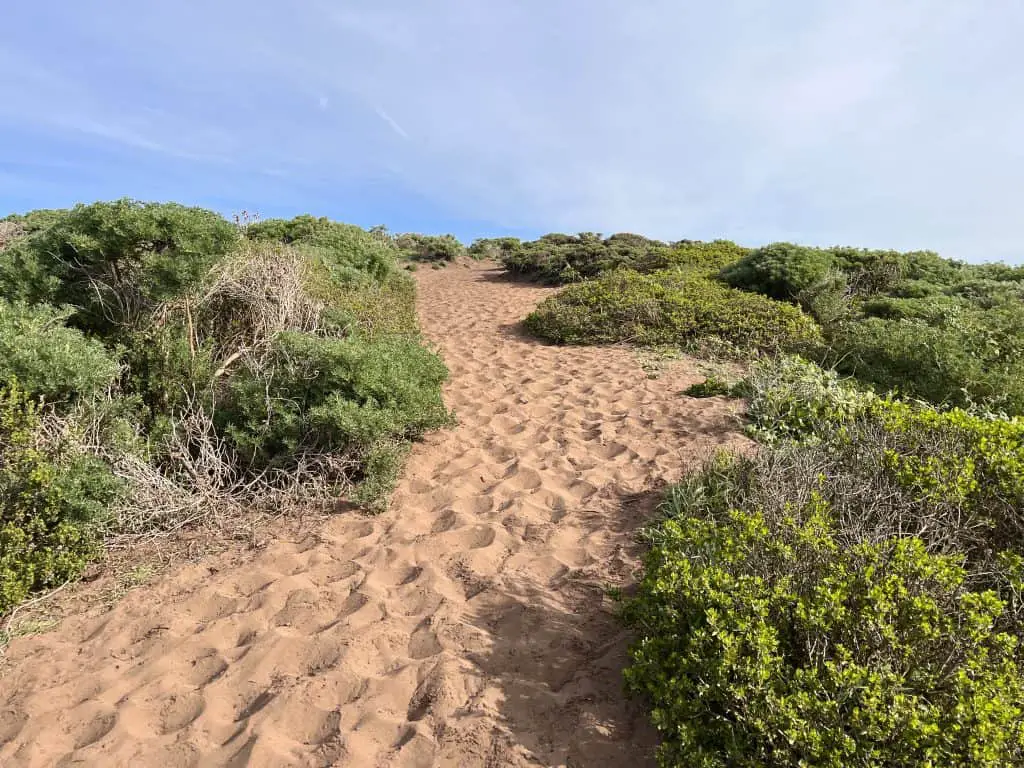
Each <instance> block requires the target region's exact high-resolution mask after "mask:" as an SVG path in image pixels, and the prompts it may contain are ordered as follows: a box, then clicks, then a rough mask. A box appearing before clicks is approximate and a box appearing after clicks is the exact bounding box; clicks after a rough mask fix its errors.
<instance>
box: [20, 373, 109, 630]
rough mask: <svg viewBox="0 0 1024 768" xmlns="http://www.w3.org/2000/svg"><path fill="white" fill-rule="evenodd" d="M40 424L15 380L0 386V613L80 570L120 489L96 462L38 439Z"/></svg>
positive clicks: (74, 451) (71, 449) (65, 446)
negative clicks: (2, 386) (98, 529)
mask: <svg viewBox="0 0 1024 768" xmlns="http://www.w3.org/2000/svg"><path fill="white" fill-rule="evenodd" d="M41 426H42V415H41V414H40V412H39V410H38V407H37V406H36V405H35V404H34V403H33V401H32V400H31V399H30V398H29V397H28V396H27V395H26V394H25V393H24V391H23V390H22V389H21V388H20V387H19V386H18V385H17V384H16V383H13V382H12V383H10V384H9V385H7V386H6V387H4V388H0V614H4V613H6V612H7V611H8V610H10V609H11V608H12V607H14V606H15V605H16V604H17V603H18V602H20V601H21V600H22V599H23V598H24V597H25V595H26V594H28V592H30V591H32V590H35V589H45V588H47V587H54V586H58V585H59V584H61V583H63V582H64V581H67V580H68V579H71V578H74V577H75V576H77V575H78V574H79V573H80V572H81V570H82V568H84V567H85V565H86V563H87V562H88V561H89V559H90V558H91V557H93V556H94V555H95V554H96V552H97V548H98V537H97V526H98V525H99V524H100V523H102V522H103V520H104V518H105V516H106V515H107V510H108V508H109V506H110V505H111V504H112V503H113V501H114V500H115V499H116V498H117V496H118V495H119V494H120V492H121V486H120V484H119V482H118V481H117V480H116V479H115V477H114V476H113V474H112V473H111V471H110V469H109V468H108V467H107V466H106V465H105V464H104V463H103V462H101V461H100V460H98V459H95V458H93V457H91V456H87V455H85V454H83V453H81V452H79V451H77V450H75V449H73V448H72V447H71V446H68V445H62V444H60V443H54V442H53V440H52V439H49V440H47V439H44V436H43V435H42V434H41Z"/></svg>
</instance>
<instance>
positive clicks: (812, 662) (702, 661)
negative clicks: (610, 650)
mask: <svg viewBox="0 0 1024 768" xmlns="http://www.w3.org/2000/svg"><path fill="white" fill-rule="evenodd" d="M672 513H673V514H672V517H671V518H670V519H669V520H667V521H666V522H664V523H663V524H662V525H661V526H660V528H659V529H658V532H657V539H656V541H657V543H656V545H655V547H654V549H653V550H652V551H651V554H650V555H649V556H648V558H647V560H646V563H645V574H644V578H643V581H642V582H641V584H640V587H639V591H638V593H637V596H636V597H635V598H634V599H633V600H632V601H630V602H629V603H628V605H627V606H626V609H625V617H626V619H627V621H628V622H629V624H630V625H631V626H632V627H633V628H634V630H635V631H636V632H637V633H638V636H639V638H638V640H637V641H636V643H635V644H634V646H633V648H632V651H631V655H632V664H631V666H630V667H629V669H628V670H627V672H626V679H627V682H628V684H629V686H630V688H631V689H632V690H634V691H635V692H637V693H639V694H642V695H643V696H645V697H647V698H648V700H649V701H650V702H651V706H652V717H653V720H654V724H655V725H656V726H657V727H658V728H659V730H660V731H661V732H662V735H663V736H664V738H665V741H664V743H663V744H662V746H661V747H660V750H659V758H660V762H661V764H662V765H665V766H683V765H688V766H700V767H701V768H710V767H711V766H722V767H723V768H725V766H737V765H739V766H751V768H753V766H762V765H772V766H794V768H795V767H796V766H809V765H827V766H837V767H838V766H845V765H858V766H878V768H882V766H893V765H899V766H907V767H909V766H920V767H921V768H924V767H925V766H936V765H943V766H963V768H967V767H968V766H971V767H972V768H977V767H978V766H992V767H993V768H995V767H996V766H1013V765H1020V764H1021V762H1022V761H1024V667H1022V664H1021V661H1020V657H1019V655H1018V650H1019V649H1018V644H1019V639H1018V637H1017V636H1015V635H1014V634H1011V633H1008V632H1005V631H1002V630H1000V629H999V628H998V627H999V624H1000V619H1001V618H1002V617H1003V616H1004V611H1005V604H1004V603H1003V602H1002V601H1001V600H1000V599H999V597H998V596H997V594H995V593H994V592H992V591H984V590H974V589H971V588H970V587H969V586H968V585H967V583H966V581H967V573H966V572H965V570H964V568H963V566H962V565H961V564H960V560H959V558H958V557H956V556H951V555H941V554H933V553H930V552H929V551H928V550H927V548H926V547H925V545H924V544H923V543H922V541H921V540H920V539H918V538H915V537H902V538H887V539H883V540H880V541H862V542H859V543H856V544H848V543H846V542H844V541H843V540H842V539H841V537H840V536H838V535H837V533H836V519H835V515H834V512H833V511H832V509H831V507H830V505H829V504H828V503H827V502H826V501H825V500H824V499H822V498H820V497H818V496H812V498H811V499H810V500H808V501H807V502H805V503H799V502H793V503H792V504H790V505H789V506H788V507H787V508H786V509H785V513H784V514H781V515H778V516H774V515H769V514H766V513H764V512H761V511H758V510H756V509H751V508H748V507H744V508H738V509H733V510H721V509H715V510H713V512H712V513H711V514H709V515H706V516H705V515H701V514H695V513H694V511H693V510H690V509H682V510H672Z"/></svg>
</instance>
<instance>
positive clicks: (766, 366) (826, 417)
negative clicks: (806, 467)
mask: <svg viewBox="0 0 1024 768" xmlns="http://www.w3.org/2000/svg"><path fill="white" fill-rule="evenodd" d="M744 390H745V393H746V394H747V396H748V397H749V401H750V402H749V406H748V409H747V415H748V416H749V418H750V419H751V422H752V429H751V432H752V433H753V434H754V435H755V436H756V437H758V438H760V439H761V440H763V441H765V442H774V441H775V440H779V439H808V438H814V437H815V436H816V435H820V434H822V433H823V432H824V431H826V430H828V429H830V428H832V426H833V425H836V424H845V423H848V422H849V421H850V420H852V419H853V418H856V417H857V416H860V415H861V414H863V413H864V412H865V411H866V410H867V408H868V407H869V405H870V404H871V403H872V402H873V401H874V400H875V398H874V396H873V395H872V394H871V393H869V392H864V391H863V390H861V389H859V388H858V387H856V386H855V385H854V384H853V383H852V382H850V381H849V380H843V379H841V378H840V377H839V376H838V374H836V372H835V371H830V370H825V369H823V368H821V367H819V366H817V365H815V364H814V363H812V362H809V361H807V360H804V359H803V358H800V357H790V356H783V357H780V358H778V359H773V360H762V361H758V362H755V363H754V365H753V366H752V367H751V370H750V375H749V376H748V378H747V380H746V382H745V386H744Z"/></svg>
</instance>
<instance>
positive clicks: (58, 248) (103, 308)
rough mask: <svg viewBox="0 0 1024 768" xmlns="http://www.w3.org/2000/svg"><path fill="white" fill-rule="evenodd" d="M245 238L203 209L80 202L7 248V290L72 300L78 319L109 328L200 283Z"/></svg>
mask: <svg viewBox="0 0 1024 768" xmlns="http://www.w3.org/2000/svg"><path fill="white" fill-rule="evenodd" d="M237 240H238V235H237V231H236V229H235V227H234V226H232V225H231V224H230V223H228V222H227V221H226V220H225V219H223V218H222V217H221V216H219V215H218V214H216V213H213V212H212V211H206V210H203V209H201V208H186V207H184V206H181V205H177V204H175V203H140V202H136V201H133V200H118V201H116V202H112V203H93V204H92V205H77V206H75V207H74V208H73V209H71V210H70V211H68V212H67V213H66V214H65V215H63V216H60V217H59V218H56V219H55V220H54V221H53V223H51V224H50V225H49V226H48V227H45V228H43V229H41V230H39V231H38V232H37V233H36V234H34V235H32V236H31V237H28V238H25V239H23V240H20V241H17V242H16V243H14V244H13V245H12V246H10V247H8V248H5V249H4V250H3V251H0V295H3V296H5V297H7V298H8V299H9V300H13V299H22V300H25V301H27V302H28V303H30V304H35V303H40V302H46V303H50V304H56V305H59V306H63V305H68V306H72V307H74V308H75V312H74V315H73V316H72V322H73V323H74V325H76V326H77V327H79V328H81V329H83V330H86V331H90V332H94V333H100V334H109V333H111V332H113V331H115V330H117V329H119V328H121V327H123V326H129V327H131V326H134V325H135V324H137V323H138V322H140V321H141V320H143V319H144V318H146V317H147V315H148V313H149V312H150V311H151V310H152V309H153V307H154V306H155V305H156V304H158V303H160V302H162V301H166V300H168V299H171V298H173V297H175V296H178V295H180V294H181V293H183V292H185V291H187V290H188V289H189V288H190V287H192V286H194V285H196V284H197V283H198V282H199V281H200V280H201V279H202V278H203V277H204V276H205V275H206V273H207V272H208V271H209V269H210V267H211V266H212V265H213V264H214V263H215V262H216V261H217V260H218V259H219V258H220V257H221V256H223V255H224V254H225V253H227V252H228V251H229V250H230V249H232V248H233V247H234V246H235V244H236V243H237Z"/></svg>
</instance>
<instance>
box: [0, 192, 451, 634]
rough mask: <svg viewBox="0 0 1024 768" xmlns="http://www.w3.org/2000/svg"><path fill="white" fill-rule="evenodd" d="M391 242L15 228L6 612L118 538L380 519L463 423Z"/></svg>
mask: <svg viewBox="0 0 1024 768" xmlns="http://www.w3.org/2000/svg"><path fill="white" fill-rule="evenodd" d="M401 256H402V252H401V249H400V248H399V246H398V245H397V244H396V242H395V240H394V239H393V238H391V237H387V236H383V237H382V236H380V234H379V233H368V232H366V231H364V230H362V229H360V228H358V227H355V226H350V225H346V224H339V223H336V222H332V221H329V220H327V219H322V218H319V219H318V218H314V217H312V216H300V217H298V218H296V219H293V220H290V221H285V220H268V221H262V222H257V221H253V222H249V221H243V222H234V223H233V222H229V221H227V220H226V219H224V218H222V217H221V216H220V215H218V214H216V213H213V212H211V211H206V210H202V209H199V208H187V207H184V206H181V205H176V204H173V203H168V204H158V203H140V202H136V201H132V200H119V201H115V202H110V203H95V204H92V205H79V206H76V207H75V208H73V209H70V210H62V211H35V212H32V213H29V214H27V215H24V216H12V217H8V219H6V220H4V221H3V222H0V615H2V614H3V613H4V612H5V611H7V610H9V609H10V608H11V607H12V606H14V605H16V604H17V603H18V602H19V601H20V600H22V599H23V598H24V597H25V595H26V594H27V593H29V592H30V591H32V590H39V589H45V588H48V587H54V586H58V585H60V584H62V583H64V582H66V581H67V580H69V579H73V578H74V577H75V576H76V575H77V574H78V573H80V572H81V570H82V569H83V567H84V566H85V565H86V563H87V562H88V561H89V560H90V559H91V558H93V557H95V556H96V555H98V554H99V553H100V552H101V551H102V546H103V540H104V537H106V536H109V535H116V534H124V533H141V532H146V531H152V530H159V529H165V530H166V529H176V528H180V527H183V526H187V525H190V524H192V523H195V522H197V521H201V520H203V519H204V518H207V517H209V516H210V515H213V514H221V513H228V514H229V513H230V512H231V511H232V510H239V509H242V508H247V509H251V508H266V509H269V510H276V509H280V508H282V507H283V506H287V505H288V504H289V503H290V502H302V503H304V504H308V503H309V502H322V503H323V504H325V505H326V504H330V503H332V502H333V501H334V500H336V499H337V498H349V499H351V500H353V501H356V502H358V503H362V504H365V505H367V506H369V507H371V508H373V507H379V506H381V505H382V504H383V503H384V502H385V500H386V498H387V495H388V493H389V490H390V488H391V486H392V485H393V483H394V481H395V479H396V477H397V473H398V471H399V469H400V467H401V463H402V459H403V456H404V453H405V451H406V447H407V446H408V444H409V442H410V441H411V440H415V439H416V438H417V437H419V436H420V435H422V434H423V433H424V432H426V431H427V430H431V429H434V428H437V427H439V426H441V425H444V424H446V423H448V421H449V418H450V416H449V414H448V412H447V410H446V409H445V406H444V403H443V400H442V398H441V389H440V387H441V383H442V382H443V381H444V380H445V378H446V377H447V370H446V368H445V366H444V364H443V362H442V361H441V360H440V358H439V357H438V356H437V355H436V354H435V353H434V352H433V351H431V350H430V349H428V348H427V347H426V346H425V345H424V343H423V341H422V340H421V338H420V334H419V331H418V328H417V325H416V315H415V307H414V299H415V288H414V284H413V283H412V281H411V279H410V278H409V276H408V275H407V274H406V273H405V272H404V271H403V270H400V269H399V268H398V263H399V259H400V258H401Z"/></svg>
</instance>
